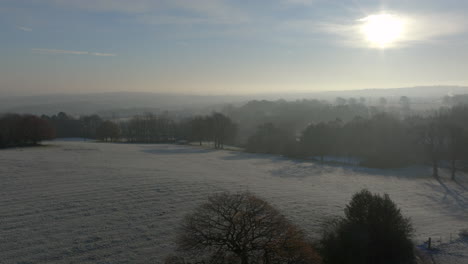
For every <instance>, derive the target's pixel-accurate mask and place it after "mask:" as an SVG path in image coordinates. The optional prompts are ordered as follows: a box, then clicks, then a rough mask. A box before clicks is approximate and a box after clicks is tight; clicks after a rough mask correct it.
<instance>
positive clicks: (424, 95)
mask: <svg viewBox="0 0 468 264" xmlns="http://www.w3.org/2000/svg"><path fill="white" fill-rule="evenodd" d="M456 94H468V87H466V86H419V87H409V88H394V89H363V90H347V91H327V92H310V93H270V94H254V95H229V96H223V95H180V94H163V93H147V92H109V93H93V94H49V95H37V96H2V97H0V112H3V113H5V112H17V113H32V114H49V115H50V114H56V113H58V112H60V111H64V112H67V113H69V114H75V115H80V114H93V113H104V114H106V115H111V114H112V113H114V112H115V113H119V112H121V113H128V114H132V113H137V112H145V111H147V112H158V111H165V110H168V111H177V112H182V113H183V112H187V113H197V112H200V113H205V112H209V111H213V110H218V109H221V108H222V107H223V106H224V105H226V104H242V103H246V102H248V101H250V100H277V99H285V100H298V99H320V100H334V99H335V98H336V97H343V98H349V97H355V98H359V97H364V98H366V99H370V100H368V102H372V98H380V97H385V98H388V99H390V100H392V98H393V99H394V100H397V99H398V98H399V97H400V96H408V97H410V98H413V99H418V100H419V101H421V100H422V101H428V102H436V101H437V102H440V101H441V98H442V97H444V96H446V95H449V96H451V95H456Z"/></svg>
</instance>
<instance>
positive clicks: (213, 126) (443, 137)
mask: <svg viewBox="0 0 468 264" xmlns="http://www.w3.org/2000/svg"><path fill="white" fill-rule="evenodd" d="M463 98H465V97H463V96H458V97H445V98H442V99H441V100H440V101H441V102H442V103H443V105H445V106H444V107H442V108H440V109H437V110H435V109H434V110H431V111H428V110H424V111H420V110H416V109H417V105H416V104H415V103H414V102H412V100H411V98H408V97H405V96H402V97H400V98H399V100H397V101H396V104H395V103H393V104H390V103H389V102H388V100H387V99H386V98H380V99H379V100H378V101H377V104H373V105H370V104H368V103H367V102H366V99H365V98H357V99H355V98H348V99H345V98H340V97H338V98H336V100H335V101H334V102H332V103H331V102H327V101H320V100H297V101H289V102H288V101H285V100H277V101H265V100H263V101H250V102H248V103H246V104H245V105H242V106H239V107H235V106H226V107H224V109H223V110H222V111H220V112H214V113H212V114H210V115H205V116H193V117H190V118H184V119H175V118H173V117H171V116H170V115H169V114H168V113H167V112H165V113H163V114H159V115H155V114H152V113H145V114H141V115H136V116H134V117H132V118H125V119H113V120H105V119H103V118H101V117H100V116H98V115H87V116H81V117H73V116H70V115H67V114H66V113H63V112H60V113H58V114H56V115H52V116H46V115H43V116H42V117H41V118H40V119H39V120H45V121H46V123H50V124H51V125H52V127H53V128H54V129H55V133H56V136H57V137H84V138H92V139H98V140H102V141H112V142H117V141H119V142H128V143H175V142H177V143H189V142H196V143H198V144H200V145H202V143H203V142H212V143H213V146H214V147H215V148H223V147H224V145H225V144H226V145H231V146H238V147H242V148H245V150H246V151H249V152H254V153H269V154H278V155H285V156H290V157H296V158H315V159H317V160H319V161H325V160H330V159H331V160H333V159H334V158H337V157H339V158H341V159H342V158H345V159H347V160H348V161H349V162H352V163H357V164H359V165H363V166H368V167H379V168H386V167H402V166H408V165H412V164H421V163H428V164H431V165H432V167H433V172H434V175H438V168H439V167H440V166H448V167H450V168H451V169H452V174H453V176H455V173H456V170H457V168H458V167H460V164H461V165H463V162H462V161H463V160H465V161H466V160H468V150H467V149H468V148H466V146H468V122H466V120H468V104H465V103H464V101H463ZM7 117H8V116H4V117H3V119H5V120H7V119H8V118H7ZM3 119H2V120H3ZM36 119H38V118H36ZM8 124H9V123H8V122H6V121H2V135H5V131H7V130H5V127H8V126H9V125H8ZM2 138H5V136H2ZM44 139H45V138H44ZM30 141H31V140H30ZM3 146H5V144H3ZM335 160H336V159H335ZM462 167H463V166H462Z"/></svg>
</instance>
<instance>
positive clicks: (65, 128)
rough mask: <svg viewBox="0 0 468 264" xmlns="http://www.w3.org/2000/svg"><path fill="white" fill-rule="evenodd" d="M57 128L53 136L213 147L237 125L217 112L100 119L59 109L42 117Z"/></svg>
mask: <svg viewBox="0 0 468 264" xmlns="http://www.w3.org/2000/svg"><path fill="white" fill-rule="evenodd" d="M42 119H44V120H47V121H49V122H50V123H51V124H52V125H53V126H54V127H55V129H56V131H57V137H64V138H66V137H83V138H90V139H97V140H101V141H109V142H117V141H119V142H129V143H174V142H199V143H200V145H201V144H202V142H203V141H209V142H213V143H214V147H215V148H223V147H224V145H225V144H226V143H227V144H233V143H234V139H235V135H236V131H237V126H236V124H234V123H233V122H232V121H231V119H230V118H229V117H227V116H226V115H224V114H221V113H216V112H214V113H212V114H211V115H206V116H195V117H192V118H188V119H184V120H179V121H175V120H174V119H172V118H170V117H169V116H168V114H162V115H154V114H151V113H145V114H142V115H135V116H134V117H132V118H130V119H127V120H116V121H111V120H104V119H102V118H101V117H99V116H98V115H90V116H82V117H79V118H75V117H73V116H70V115H67V114H66V113H63V112H60V113H58V114H57V115H52V116H45V115H43V116H42Z"/></svg>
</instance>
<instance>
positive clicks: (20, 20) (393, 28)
mask: <svg viewBox="0 0 468 264" xmlns="http://www.w3.org/2000/svg"><path fill="white" fill-rule="evenodd" d="M467 12H468V1H462V0H437V1H436V0H411V1H410V0H387V1H379V0H364V1H358V0H354V1H351V0H350V1H346V0H341V1H339V0H268V1H267V0H232V1H229V0H131V1H130V0H0V33H1V41H0V58H1V64H0V92H2V94H5V93H10V94H13V93H15V94H28V93H30V94H38V93H49V92H62V93H70V92H73V93H74V92H105V91H154V92H181V93H204V94H206V93H215V94H236V93H265V92H288V91H291V92H295V91H302V92H307V91H319V90H346V89H359V88H386V87H403V86H414V85H436V84H437V85H438V84H454V85H467V84H468V17H467V16H466V13H467Z"/></svg>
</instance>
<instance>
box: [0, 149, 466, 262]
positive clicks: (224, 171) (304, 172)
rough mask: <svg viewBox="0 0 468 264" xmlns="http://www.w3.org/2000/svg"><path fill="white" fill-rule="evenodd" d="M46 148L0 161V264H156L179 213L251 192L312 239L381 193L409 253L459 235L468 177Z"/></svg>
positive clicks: (5, 154) (234, 157)
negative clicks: (412, 246)
mask: <svg viewBox="0 0 468 264" xmlns="http://www.w3.org/2000/svg"><path fill="white" fill-rule="evenodd" d="M48 144H49V145H48V146H46V147H35V148H27V149H21V148H18V149H8V150H1V151H0V263H159V262H160V261H161V260H162V259H163V258H164V256H166V255H167V254H168V253H169V252H170V251H171V250H172V249H173V247H174V244H173V239H174V235H175V232H176V229H177V227H178V223H179V221H180V220H181V218H182V217H183V215H184V214H186V213H187V212H189V211H191V210H192V209H193V208H194V207H196V206H197V205H198V204H200V203H201V202H203V201H204V200H205V198H206V196H207V195H209V194H211V193H213V192H219V191H227V190H229V191H239V190H249V191H251V192H253V193H255V194H258V195H259V196H261V197H263V198H265V199H266V200H268V201H269V202H271V203H272V204H274V205H275V206H276V207H277V208H279V209H280V210H281V211H282V212H284V213H285V214H286V215H288V217H290V219H291V220H292V221H293V222H295V223H296V224H298V225H300V226H301V227H303V228H304V229H305V230H306V231H307V232H308V233H309V234H310V235H311V237H317V236H318V233H317V232H318V230H319V229H320V227H321V225H322V223H323V222H324V221H326V220H327V219H330V218H332V217H334V216H339V215H342V212H343V208H344V205H345V204H346V203H347V202H348V201H349V200H350V198H351V195H352V194H353V193H354V192H356V191H358V190H360V189H362V188H368V189H369V190H371V191H372V192H379V193H383V192H386V193H388V194H389V195H390V196H391V198H392V199H393V200H394V201H395V202H396V203H397V204H398V205H399V206H400V207H401V208H402V210H403V213H404V214H405V215H407V216H410V217H411V218H412V220H413V223H414V225H415V227H416V233H417V236H416V237H415V240H416V241H417V242H418V243H421V242H422V241H423V240H425V239H427V237H429V236H431V237H433V239H434V240H435V239H438V238H439V237H441V238H442V240H443V242H446V241H447V240H448V239H449V237H450V234H452V235H453V236H454V237H456V234H458V232H459V231H460V230H461V229H463V228H468V177H467V175H461V176H459V178H458V179H459V180H458V181H457V182H452V181H450V180H448V176H447V175H444V176H443V177H442V180H441V181H437V180H435V179H434V178H432V177H430V175H431V171H430V169H429V168H422V167H417V168H407V169H400V170H377V169H364V168H357V167H339V166H322V165H320V164H317V163H311V162H299V161H292V160H289V159H285V158H281V157H276V156H271V155H253V154H246V153H241V152H233V151H214V150H208V149H200V148H196V147H192V146H176V145H137V144H103V143H94V142H66V141H54V142H49V143H48ZM446 173H447V172H443V173H442V174H446ZM453 263H455V262H453ZM460 263H461V262H460Z"/></svg>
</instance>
